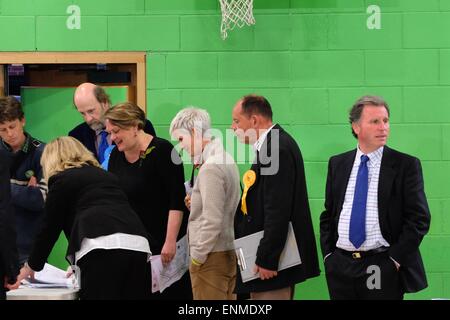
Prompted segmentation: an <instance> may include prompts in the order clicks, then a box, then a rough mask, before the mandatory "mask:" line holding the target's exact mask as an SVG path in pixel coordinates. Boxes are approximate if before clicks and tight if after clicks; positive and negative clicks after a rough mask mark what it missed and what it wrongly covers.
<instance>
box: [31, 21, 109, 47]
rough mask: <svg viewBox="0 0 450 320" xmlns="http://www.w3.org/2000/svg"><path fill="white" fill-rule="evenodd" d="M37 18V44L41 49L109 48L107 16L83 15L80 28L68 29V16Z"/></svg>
mask: <svg viewBox="0 0 450 320" xmlns="http://www.w3.org/2000/svg"><path fill="white" fill-rule="evenodd" d="M36 19H37V20H36V46H37V49H38V50H40V51H66V50H69V51H90V50H94V51H97V50H106V49H107V18H106V17H82V19H81V23H80V29H68V28H67V26H66V21H67V18H66V17H41V16H39V17H37V18H36Z"/></svg>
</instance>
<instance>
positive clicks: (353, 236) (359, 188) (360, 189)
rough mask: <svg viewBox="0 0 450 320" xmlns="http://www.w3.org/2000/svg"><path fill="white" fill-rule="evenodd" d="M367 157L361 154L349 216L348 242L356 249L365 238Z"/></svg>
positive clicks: (367, 186) (367, 178) (367, 182)
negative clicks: (350, 214)
mask: <svg viewBox="0 0 450 320" xmlns="http://www.w3.org/2000/svg"><path fill="white" fill-rule="evenodd" d="M367 161H369V157H368V156H366V155H362V156H361V163H360V165H359V169H358V175H357V177H356V185H355V196H354V197H353V206H352V216H351V218H350V236H349V238H350V242H351V243H352V244H353V245H354V246H355V248H356V249H358V248H359V247H360V246H361V245H362V244H363V242H364V241H365V240H366V204H367V191H368V189H369V172H368V169H367Z"/></svg>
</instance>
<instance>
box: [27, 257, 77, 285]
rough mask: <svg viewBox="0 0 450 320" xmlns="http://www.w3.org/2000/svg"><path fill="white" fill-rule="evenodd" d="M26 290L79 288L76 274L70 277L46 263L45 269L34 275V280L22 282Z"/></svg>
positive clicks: (29, 279) (28, 279)
mask: <svg viewBox="0 0 450 320" xmlns="http://www.w3.org/2000/svg"><path fill="white" fill-rule="evenodd" d="M22 287H25V288H78V282H77V276H76V272H75V273H73V274H72V275H71V276H70V277H67V273H66V271H64V270H61V269H59V268H57V267H55V266H52V265H51V264H48V263H46V264H45V265H44V268H43V269H42V270H41V271H39V272H35V273H34V279H32V278H27V279H24V280H22Z"/></svg>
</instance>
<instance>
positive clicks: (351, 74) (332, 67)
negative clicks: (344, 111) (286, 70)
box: [291, 51, 364, 87]
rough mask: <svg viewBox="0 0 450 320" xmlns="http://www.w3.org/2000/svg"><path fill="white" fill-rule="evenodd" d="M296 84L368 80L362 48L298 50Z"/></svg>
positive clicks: (351, 83) (294, 70)
mask: <svg viewBox="0 0 450 320" xmlns="http://www.w3.org/2000/svg"><path fill="white" fill-rule="evenodd" d="M291 59H292V69H291V72H292V77H291V79H292V80H291V83H292V85H293V86H294V87H326V86H339V87H341V86H355V85H360V84H361V83H363V82H364V55H363V53H362V52H359V51H314V52H295V53H293V54H292V56H291Z"/></svg>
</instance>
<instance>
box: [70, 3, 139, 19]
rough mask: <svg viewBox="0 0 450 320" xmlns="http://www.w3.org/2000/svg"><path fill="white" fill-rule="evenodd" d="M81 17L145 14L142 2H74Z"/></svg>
mask: <svg viewBox="0 0 450 320" xmlns="http://www.w3.org/2000/svg"><path fill="white" fill-rule="evenodd" d="M73 2H74V4H76V5H78V6H79V7H80V9H81V14H82V15H95V16H100V15H136V14H144V13H145V1H144V0H127V1H123V0H94V1H93V0H74V1H73Z"/></svg>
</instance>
